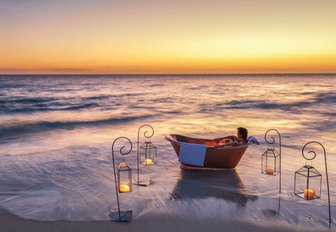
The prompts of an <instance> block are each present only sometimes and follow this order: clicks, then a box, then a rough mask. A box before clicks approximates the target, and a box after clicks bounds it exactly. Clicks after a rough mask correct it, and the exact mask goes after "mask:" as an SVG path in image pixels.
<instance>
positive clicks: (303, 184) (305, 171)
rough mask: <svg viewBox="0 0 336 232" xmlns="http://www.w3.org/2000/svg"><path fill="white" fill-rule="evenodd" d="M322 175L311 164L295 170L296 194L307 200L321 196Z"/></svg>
mask: <svg viewBox="0 0 336 232" xmlns="http://www.w3.org/2000/svg"><path fill="white" fill-rule="evenodd" d="M321 184H322V175H321V174H320V173H319V172H318V171H317V170H316V169H315V168H314V167H313V166H310V165H305V166H303V167H302V168H300V169H299V170H297V171H296V172H295V177H294V194H295V195H297V196H299V197H301V198H304V199H306V200H313V199H318V198H320V197H321Z"/></svg>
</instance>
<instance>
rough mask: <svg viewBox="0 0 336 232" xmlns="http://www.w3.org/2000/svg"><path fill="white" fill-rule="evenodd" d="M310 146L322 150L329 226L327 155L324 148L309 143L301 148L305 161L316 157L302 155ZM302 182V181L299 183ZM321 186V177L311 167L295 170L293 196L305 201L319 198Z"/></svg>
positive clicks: (314, 154)
mask: <svg viewBox="0 0 336 232" xmlns="http://www.w3.org/2000/svg"><path fill="white" fill-rule="evenodd" d="M310 144H317V145H320V146H321V147H322V149H323V155H324V164H325V171H326V179H327V190H328V209H329V226H331V209H330V191H329V178H328V169H327V154H326V150H325V148H324V146H323V145H322V144H321V143H319V142H316V141H311V142H309V143H307V144H306V145H304V147H303V148H302V156H303V158H305V159H306V160H309V161H311V160H313V159H315V157H316V152H315V151H312V150H311V151H308V152H307V153H308V154H312V155H313V156H312V158H308V157H307V156H305V154H304V150H305V148H306V147H307V146H308V145H310ZM300 179H301V180H303V181H300ZM321 186H322V175H321V174H320V173H319V172H318V171H317V170H316V169H315V168H314V167H313V166H312V165H307V164H306V165H304V166H303V167H302V168H300V169H299V170H297V171H296V172H295V175H294V194H295V195H296V196H298V197H301V198H303V199H306V200H315V199H319V198H321Z"/></svg>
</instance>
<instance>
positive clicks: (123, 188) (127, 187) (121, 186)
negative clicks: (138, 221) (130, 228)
mask: <svg viewBox="0 0 336 232" xmlns="http://www.w3.org/2000/svg"><path fill="white" fill-rule="evenodd" d="M121 139H124V140H126V141H127V142H128V143H129V144H130V148H129V150H127V151H126V152H124V151H123V150H124V148H125V146H122V147H121V148H120V150H119V152H120V154H121V155H122V156H123V160H122V162H121V163H119V164H118V167H117V169H118V173H117V174H116V170H115V169H116V167H115V160H114V144H115V143H116V142H117V141H118V140H121ZM132 147H133V146H132V142H131V140H129V139H128V138H126V137H119V138H117V139H115V140H114V142H113V144H112V162H113V173H114V181H115V190H116V195H117V204H118V211H112V210H111V211H110V213H109V217H110V219H111V220H112V221H115V222H129V221H130V220H131V218H132V211H131V210H127V211H121V210H120V201H119V192H120V193H127V192H132V169H131V168H130V167H129V166H128V165H127V163H126V162H125V157H124V156H125V155H127V154H129V153H130V152H131V151H132ZM124 173H126V176H122V175H123V174H124ZM117 177H118V178H117ZM123 177H125V178H126V182H125V181H124V179H122V178H123Z"/></svg>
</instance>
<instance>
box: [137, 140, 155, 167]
mask: <svg viewBox="0 0 336 232" xmlns="http://www.w3.org/2000/svg"><path fill="white" fill-rule="evenodd" d="M140 162H141V163H142V164H143V165H145V166H149V165H154V164H156V162H157V149H156V146H154V145H153V144H152V143H151V142H145V143H144V144H143V145H141V146H140Z"/></svg>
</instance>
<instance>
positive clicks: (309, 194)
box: [303, 189, 315, 200]
mask: <svg viewBox="0 0 336 232" xmlns="http://www.w3.org/2000/svg"><path fill="white" fill-rule="evenodd" d="M303 195H304V198H305V199H306V200H312V199H314V197H315V191H314V190H313V189H305V190H304V193H303Z"/></svg>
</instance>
